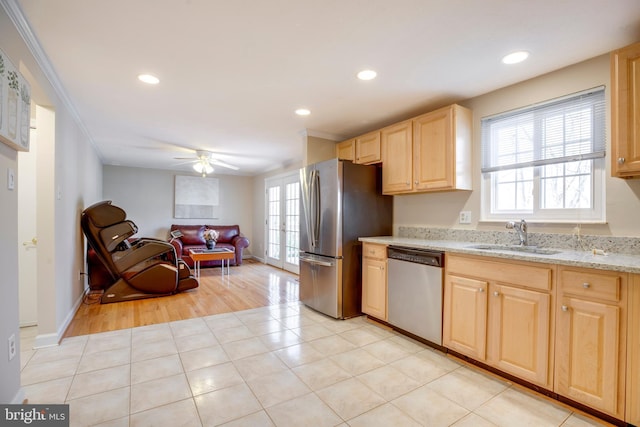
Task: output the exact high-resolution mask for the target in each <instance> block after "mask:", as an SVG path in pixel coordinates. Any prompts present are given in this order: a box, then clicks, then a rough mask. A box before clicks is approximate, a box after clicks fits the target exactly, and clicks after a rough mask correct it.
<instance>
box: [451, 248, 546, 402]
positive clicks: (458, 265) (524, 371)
mask: <svg viewBox="0 0 640 427" xmlns="http://www.w3.org/2000/svg"><path fill="white" fill-rule="evenodd" d="M445 268H446V274H445V289H444V318H443V343H444V346H445V347H447V348H450V349H452V350H454V351H456V352H458V353H461V354H464V355H466V356H469V357H471V358H473V359H475V360H478V361H480V362H483V363H485V364H487V365H489V366H493V367H495V368H497V369H500V370H501V371H503V372H506V373H509V374H512V375H515V376H517V377H519V378H522V379H523V380H526V381H528V382H530V383H533V384H536V385H539V386H542V387H544V388H547V389H550V388H551V387H552V375H551V368H552V364H551V361H552V358H551V357H550V355H551V354H552V351H551V350H552V333H551V332H552V330H553V329H552V324H553V310H552V303H553V294H552V290H553V289H552V279H553V271H554V268H553V267H552V266H548V265H544V264H540V265H535V264H532V263H522V262H509V261H502V260H501V261H491V260H488V259H487V258H478V257H467V256H462V255H447V258H446V261H445Z"/></svg>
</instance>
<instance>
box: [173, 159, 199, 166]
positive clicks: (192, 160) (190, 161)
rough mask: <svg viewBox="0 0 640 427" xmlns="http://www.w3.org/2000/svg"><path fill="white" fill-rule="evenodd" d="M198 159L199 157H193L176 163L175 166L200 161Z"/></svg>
mask: <svg viewBox="0 0 640 427" xmlns="http://www.w3.org/2000/svg"><path fill="white" fill-rule="evenodd" d="M178 160H180V159H178ZM198 161H199V160H198V159H195V160H194V159H191V160H189V161H186V162H180V163H176V164H175V165H174V166H180V165H186V164H189V163H196V162H198Z"/></svg>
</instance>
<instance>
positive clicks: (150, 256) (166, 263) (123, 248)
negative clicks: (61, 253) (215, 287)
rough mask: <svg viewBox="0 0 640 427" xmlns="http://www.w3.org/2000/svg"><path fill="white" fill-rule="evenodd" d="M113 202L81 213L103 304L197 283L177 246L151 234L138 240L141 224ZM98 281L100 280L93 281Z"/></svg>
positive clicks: (94, 288) (90, 264)
mask: <svg viewBox="0 0 640 427" xmlns="http://www.w3.org/2000/svg"><path fill="white" fill-rule="evenodd" d="M126 218H127V215H126V213H125V211H124V210H122V209H121V208H119V207H117V206H113V205H112V204H111V201H110V200H107V201H103V202H99V203H96V204H94V205H92V206H89V207H88V208H86V209H85V210H84V211H83V212H82V218H81V220H80V223H81V226H82V231H83V232H84V235H85V236H86V238H87V243H88V248H87V267H88V273H89V286H90V289H91V290H92V291H97V290H104V293H103V295H102V297H101V302H102V303H109V302H118V301H129V300H135V299H141V298H151V297H157V296H164V295H172V294H175V293H177V292H182V291H186V290H188V289H193V288H197V287H198V281H197V280H196V279H195V278H194V277H193V276H192V275H191V270H190V269H189V266H188V265H187V264H185V263H184V262H183V261H182V260H179V259H178V258H177V257H176V254H175V249H174V247H173V246H172V245H171V244H170V243H168V242H165V241H162V240H158V239H151V238H139V239H134V238H133V235H134V234H135V233H136V232H137V231H138V227H137V226H136V225H135V224H134V223H133V222H132V221H129V220H127V219H126ZM92 279H95V280H92Z"/></svg>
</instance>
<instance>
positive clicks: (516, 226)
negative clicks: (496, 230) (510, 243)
mask: <svg viewBox="0 0 640 427" xmlns="http://www.w3.org/2000/svg"><path fill="white" fill-rule="evenodd" d="M507 228H508V229H510V230H516V231H517V232H518V237H519V238H520V246H527V245H528V244H529V242H528V240H527V222H526V221H525V220H524V219H521V220H520V222H515V221H509V222H508V223H507Z"/></svg>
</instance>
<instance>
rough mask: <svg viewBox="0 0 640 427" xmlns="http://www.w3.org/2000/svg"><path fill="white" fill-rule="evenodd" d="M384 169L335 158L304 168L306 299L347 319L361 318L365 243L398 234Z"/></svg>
mask: <svg viewBox="0 0 640 427" xmlns="http://www.w3.org/2000/svg"><path fill="white" fill-rule="evenodd" d="M379 172H380V171H379V169H378V168H377V167H376V166H373V165H357V164H353V163H351V162H348V161H342V160H338V159H331V160H327V161H324V162H320V163H316V164H313V165H309V166H307V167H305V168H302V169H301V170H300V189H301V197H300V300H301V301H302V302H303V303H304V304H305V305H307V306H309V307H311V308H313V309H315V310H317V311H319V312H321V313H324V314H326V315H329V316H331V317H334V318H336V319H346V318H349V317H354V316H357V315H359V314H361V298H362V262H361V260H362V244H361V242H359V241H358V237H371V236H388V235H391V233H392V211H393V205H392V198H391V196H383V195H382V191H381V180H380V173H379Z"/></svg>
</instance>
